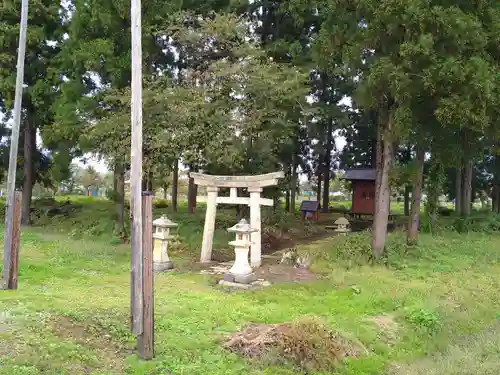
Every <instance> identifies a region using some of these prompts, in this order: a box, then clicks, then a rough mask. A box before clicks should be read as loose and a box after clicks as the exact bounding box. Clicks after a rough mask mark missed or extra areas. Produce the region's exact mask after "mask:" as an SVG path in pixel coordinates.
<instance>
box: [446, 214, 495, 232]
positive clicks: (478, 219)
mask: <svg viewBox="0 0 500 375" xmlns="http://www.w3.org/2000/svg"><path fill="white" fill-rule="evenodd" d="M452 228H454V229H455V230H456V231H457V232H458V233H467V232H482V233H498V232H500V215H498V214H492V213H489V214H486V215H485V214H479V215H473V216H470V217H467V218H457V219H455V221H454V222H453V224H452Z"/></svg>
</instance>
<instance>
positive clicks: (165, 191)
mask: <svg viewBox="0 0 500 375" xmlns="http://www.w3.org/2000/svg"><path fill="white" fill-rule="evenodd" d="M167 189H168V184H163V200H164V201H166V200H167Z"/></svg>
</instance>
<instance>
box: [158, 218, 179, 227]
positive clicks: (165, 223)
mask: <svg viewBox="0 0 500 375" xmlns="http://www.w3.org/2000/svg"><path fill="white" fill-rule="evenodd" d="M177 225H178V224H177V223H174V222H173V221H172V220H170V219H169V218H168V216H167V215H161V217H159V218H158V219H156V220H154V221H153V226H155V227H160V228H175V227H176V226H177Z"/></svg>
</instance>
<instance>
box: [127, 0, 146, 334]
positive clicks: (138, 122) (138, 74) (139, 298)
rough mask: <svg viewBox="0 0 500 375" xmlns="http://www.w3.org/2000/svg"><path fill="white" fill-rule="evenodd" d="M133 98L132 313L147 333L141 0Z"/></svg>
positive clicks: (135, 329) (134, 29) (135, 10)
mask: <svg viewBox="0 0 500 375" xmlns="http://www.w3.org/2000/svg"><path fill="white" fill-rule="evenodd" d="M131 1H132V4H131V10H130V13H131V33H132V98H131V99H132V100H131V127H132V129H131V151H130V154H131V155H130V159H131V163H130V164H131V168H130V195H131V197H130V213H131V216H132V233H131V245H132V254H131V277H130V279H131V280H130V281H131V303H130V305H131V315H132V333H133V334H134V335H136V336H139V335H141V334H142V333H143V330H144V327H143V326H144V322H143V318H144V315H143V303H144V302H143V301H144V299H143V297H144V296H143V251H142V43H141V38H142V33H141V0H131Z"/></svg>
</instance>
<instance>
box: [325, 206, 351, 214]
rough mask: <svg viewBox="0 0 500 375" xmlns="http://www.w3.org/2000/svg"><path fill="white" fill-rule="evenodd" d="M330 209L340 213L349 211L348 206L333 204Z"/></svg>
mask: <svg viewBox="0 0 500 375" xmlns="http://www.w3.org/2000/svg"><path fill="white" fill-rule="evenodd" d="M328 211H330V212H333V213H338V214H345V213H346V212H349V209H348V208H347V207H346V206H332V207H330V208H329V209H328Z"/></svg>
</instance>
